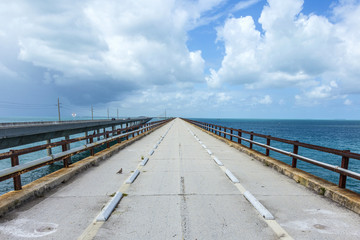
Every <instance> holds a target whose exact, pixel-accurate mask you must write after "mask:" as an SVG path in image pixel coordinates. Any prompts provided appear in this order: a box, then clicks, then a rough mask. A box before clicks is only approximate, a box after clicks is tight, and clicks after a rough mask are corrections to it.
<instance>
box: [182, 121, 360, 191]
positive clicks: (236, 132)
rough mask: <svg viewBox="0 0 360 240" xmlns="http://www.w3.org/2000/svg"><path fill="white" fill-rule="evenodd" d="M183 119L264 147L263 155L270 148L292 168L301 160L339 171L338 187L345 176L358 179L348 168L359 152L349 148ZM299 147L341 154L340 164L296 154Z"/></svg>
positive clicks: (228, 136) (237, 140) (234, 140)
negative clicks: (280, 145)
mask: <svg viewBox="0 0 360 240" xmlns="http://www.w3.org/2000/svg"><path fill="white" fill-rule="evenodd" d="M183 120H185V121H187V122H189V123H192V124H194V125H196V126H199V127H201V128H203V129H205V130H207V131H209V132H212V133H214V134H216V135H218V136H220V137H223V138H226V139H228V140H230V141H232V142H236V143H238V144H241V145H242V141H245V142H248V143H249V148H250V149H253V145H257V146H259V147H262V148H264V149H265V154H264V153H261V152H259V153H261V154H264V155H265V156H269V155H270V150H271V151H274V152H277V153H280V154H283V155H286V156H289V157H292V163H291V167H293V168H296V167H297V160H301V161H304V162H307V163H310V164H313V165H316V166H319V167H322V168H325V169H327V170H330V171H333V172H336V173H339V183H338V186H339V187H340V188H346V180H347V177H351V178H354V179H357V180H360V173H357V172H354V171H351V170H348V167H349V160H350V159H357V160H360V154H358V153H353V152H350V150H338V149H333V148H327V147H322V146H317V145H312V144H308V143H303V142H299V141H291V140H287V139H282V138H277V137H272V136H270V135H264V134H259V133H254V132H249V131H244V130H242V129H234V128H228V127H224V126H219V125H215V124H210V123H204V122H199V121H194V120H190V119H183ZM243 134H247V135H249V139H247V138H244V137H243ZM254 136H256V137H260V138H264V139H265V140H266V144H264V143H259V142H256V141H254ZM271 141H277V142H281V143H286V144H290V145H292V146H293V151H292V152H289V151H285V150H282V149H279V148H275V147H272V146H270V143H271ZM244 147H246V146H244ZM299 147H303V148H307V149H312V150H317V151H321V152H325V153H331V154H335V155H338V156H341V165H340V166H336V165H332V164H328V163H324V162H321V161H317V160H314V159H311V158H308V157H304V156H301V155H299V154H298V151H299ZM253 150H254V149H253ZM254 151H256V150H254ZM257 152H258V151H257Z"/></svg>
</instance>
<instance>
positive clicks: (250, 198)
mask: <svg viewBox="0 0 360 240" xmlns="http://www.w3.org/2000/svg"><path fill="white" fill-rule="evenodd" d="M244 197H245V198H246V199H247V200H248V201H249V202H250V203H251V204H252V205H253V206H254V207H255V208H256V210H258V212H259V213H260V214H261V215H262V216H263V217H264V218H265V219H266V220H274V219H275V218H274V216H273V215H272V214H271V213H270V212H269V211H268V210H267V209H266V208H265V207H264V206H263V205H262V204H261V203H260V202H259V201H258V200H257V199H256V198H255V197H254V196H253V195H252V194H251V193H250V192H249V191H245V192H244Z"/></svg>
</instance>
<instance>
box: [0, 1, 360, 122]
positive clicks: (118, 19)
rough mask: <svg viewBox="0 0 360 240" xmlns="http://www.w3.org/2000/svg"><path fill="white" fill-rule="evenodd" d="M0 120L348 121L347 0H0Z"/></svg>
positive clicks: (350, 34) (355, 29)
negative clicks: (73, 117)
mask: <svg viewBox="0 0 360 240" xmlns="http://www.w3.org/2000/svg"><path fill="white" fill-rule="evenodd" d="M0 22H1V23H0V83H1V87H2V94H1V95H0V118H5V117H19V116H34V117H57V107H56V103H57V98H58V97H59V98H60V101H61V112H62V116H64V117H70V116H71V114H72V113H76V114H77V115H78V116H89V115H90V109H91V105H92V106H93V108H94V115H95V116H106V115H107V109H109V111H110V115H111V116H116V113H117V110H118V111H119V113H120V115H121V116H139V115H147V116H160V115H161V114H163V113H164V111H165V109H166V111H167V113H168V115H172V116H181V117H213V118H220V117H227V118H287V119H297V118H299V119H360V109H359V103H360V97H359V95H360V84H359V79H360V41H359V39H360V31H359V29H360V28H359V22H360V1H359V0H335V1H331V0H318V1H310V0H305V1H303V0H268V1H266V0H243V1H230V0H229V1H220V0H199V1H194V0H191V1H190V0H188V1H187V0H182V1H176V0H168V1H164V0H151V1H150V0H148V1H144V0H143V1H130V0H123V1H116V0H109V1H100V0H82V1H77V0H75V1H73V0H71V1H70V0H61V1H56V2H54V1H40V0H38V1H30V0H16V1H1V2H0Z"/></svg>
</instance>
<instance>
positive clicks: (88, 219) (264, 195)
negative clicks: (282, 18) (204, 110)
mask: <svg viewBox="0 0 360 240" xmlns="http://www.w3.org/2000/svg"><path fill="white" fill-rule="evenodd" d="M168 129H170V130H169V131H168V132H167V130H168ZM166 132H167V134H166V135H165V137H164V138H163V140H162V141H161V143H160V144H159V145H158V147H157V148H156V149H155V150H154V153H153V154H152V155H151V156H150V155H149V152H150V151H151V150H152V149H153V148H154V145H155V144H156V143H157V142H158V141H159V139H160V138H161V136H163V135H164V134H165V133H166ZM191 132H192V133H194V134H195V135H196V136H197V137H198V138H199V139H200V141H201V142H202V144H203V145H205V146H206V148H207V149H208V150H209V151H210V152H211V153H212V154H213V156H216V157H217V158H218V159H219V160H220V161H221V162H222V163H223V166H219V165H218V164H217V163H216V162H215V161H214V160H213V159H212V157H211V155H210V154H209V152H208V151H207V150H206V149H205V148H204V146H202V145H201V143H199V141H198V140H197V139H196V138H195V137H194V136H193V135H192V134H191ZM142 156H143V157H145V158H146V157H149V161H148V162H147V164H146V165H145V166H140V162H141V161H142V160H141V157H142ZM120 169H122V173H121V174H119V173H117V172H118V171H119V170H120ZM136 169H138V170H139V171H140V174H139V176H138V177H137V178H136V179H135V181H134V182H133V183H132V184H127V183H126V181H127V179H128V178H129V177H130V176H131V175H132V174H133V172H132V171H135V170H136ZM227 169H228V170H230V171H231V173H232V174H233V175H234V176H235V177H236V178H237V179H238V180H239V183H234V182H233V181H231V180H230V179H229V177H228V176H227V175H226V174H225V171H226V170H227ZM117 191H120V192H123V193H126V196H124V197H123V198H122V200H121V202H120V203H119V205H118V206H117V208H115V210H114V212H113V213H112V214H111V216H110V218H109V219H108V220H107V221H106V222H96V221H95V219H96V217H97V216H98V214H99V213H100V211H101V210H102V208H103V207H104V205H105V204H106V203H107V202H108V201H109V200H110V199H111V198H112V196H113V194H114V193H115V192H117ZM245 191H249V192H250V193H252V195H253V196H254V197H255V198H256V199H258V200H259V201H260V202H261V203H262V205H263V206H264V207H265V208H266V209H267V210H269V212H270V213H271V214H272V215H273V216H274V220H266V219H265V218H264V217H263V216H262V215H261V214H260V213H259V212H258V211H257V210H256V209H255V208H254V207H253V205H252V204H251V203H250V202H249V201H248V200H247V199H245V197H244V195H243V193H244V192H245ZM359 226H360V218H359V215H358V214H356V213H353V212H351V211H349V210H347V209H345V208H343V207H341V206H339V205H338V204H336V203H334V202H332V201H330V200H328V199H327V198H324V197H322V196H320V195H316V194H315V193H313V192H311V191H310V190H308V189H306V188H305V187H303V186H301V185H299V184H296V183H295V182H294V181H293V180H291V179H289V178H287V177H286V176H283V175H281V174H279V173H278V172H275V171H274V170H272V169H270V168H268V167H266V166H264V165H263V164H262V163H260V162H258V161H256V160H253V159H252V158H251V157H249V156H247V155H246V154H244V153H242V152H239V151H237V150H236V149H234V148H231V147H229V146H228V145H227V144H225V143H224V142H221V141H220V140H218V139H216V138H213V137H211V136H210V135H208V134H206V133H204V132H203V131H201V130H200V129H198V128H196V127H194V126H192V125H190V124H188V123H186V122H184V121H182V120H180V119H175V120H174V121H172V122H170V123H168V124H167V125H165V126H163V127H161V128H159V129H157V130H156V131H154V132H153V133H151V134H150V135H148V136H146V137H144V138H142V139H140V140H139V141H137V142H135V143H133V144H132V145H130V146H128V147H126V148H125V149H123V150H121V151H120V152H119V153H117V154H115V155H113V156H112V157H111V158H110V159H108V160H106V161H104V162H102V163H101V164H100V165H99V166H97V167H93V168H91V169H89V170H88V171H87V172H84V173H83V174H81V175H79V176H77V177H76V178H75V179H73V180H72V181H70V182H67V183H65V184H63V185H62V186H61V187H59V188H57V189H56V190H54V191H52V192H50V193H47V194H45V196H44V197H42V198H39V199H36V200H34V201H32V202H30V203H28V204H26V205H24V206H22V207H20V208H18V209H16V210H14V211H12V212H10V213H8V214H7V215H5V216H4V217H2V218H0V239H24V238H26V239H32V238H34V239H35V238H36V239H291V238H293V239H359V236H360V228H359Z"/></svg>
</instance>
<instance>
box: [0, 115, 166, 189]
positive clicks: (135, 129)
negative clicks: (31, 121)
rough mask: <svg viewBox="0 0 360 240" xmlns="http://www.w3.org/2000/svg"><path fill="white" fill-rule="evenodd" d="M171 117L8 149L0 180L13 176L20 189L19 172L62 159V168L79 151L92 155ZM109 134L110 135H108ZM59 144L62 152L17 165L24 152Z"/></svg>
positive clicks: (27, 152) (22, 172) (142, 132)
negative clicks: (8, 163)
mask: <svg viewBox="0 0 360 240" xmlns="http://www.w3.org/2000/svg"><path fill="white" fill-rule="evenodd" d="M171 120H172V119H168V120H162V121H156V122H151V123H145V124H139V125H134V126H131V127H127V128H122V129H116V130H112V131H104V132H102V133H97V134H95V131H94V134H92V135H87V134H86V136H85V137H78V138H73V139H68V140H62V141H58V142H53V143H49V144H43V145H38V146H35V147H30V148H24V149H20V150H10V151H8V152H5V153H2V154H0V160H4V159H11V167H10V168H6V169H2V170H0V182H1V181H4V180H6V179H9V178H13V183H14V190H21V189H22V184H21V174H24V173H26V172H29V171H32V170H34V169H37V168H40V167H43V166H45V165H49V164H52V163H54V162H58V161H63V166H64V168H67V167H69V164H70V159H71V157H72V156H74V155H76V154H79V153H81V152H84V151H87V150H89V151H90V155H91V156H94V155H95V151H94V148H95V147H99V146H101V145H104V144H106V148H109V147H110V143H111V142H115V141H117V143H120V142H121V141H123V140H129V139H131V138H134V137H135V136H138V135H142V134H145V133H146V132H148V131H150V130H151V129H154V128H157V127H160V126H162V125H164V124H166V123H167V122H169V121H171ZM110 134H111V136H110ZM101 136H103V137H104V139H102V140H99V141H94V139H95V138H100V137H101ZM84 140H85V141H86V144H84V145H82V146H79V147H76V148H73V149H68V146H69V144H70V143H74V142H79V141H84ZM58 146H61V148H62V152H60V153H56V154H50V155H48V156H46V157H42V158H39V159H36V160H33V161H30V162H27V163H25V164H21V165H19V156H20V155H24V154H29V153H33V152H37V151H41V150H45V149H51V148H53V147H58Z"/></svg>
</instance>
